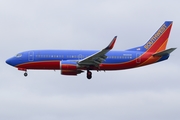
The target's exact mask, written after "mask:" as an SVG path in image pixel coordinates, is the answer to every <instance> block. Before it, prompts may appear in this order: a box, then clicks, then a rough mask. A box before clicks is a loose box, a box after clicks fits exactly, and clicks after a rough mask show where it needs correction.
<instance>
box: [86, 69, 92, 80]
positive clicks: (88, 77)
mask: <svg viewBox="0 0 180 120" xmlns="http://www.w3.org/2000/svg"><path fill="white" fill-rule="evenodd" d="M91 78H92V72H91V71H89V70H87V79H91Z"/></svg>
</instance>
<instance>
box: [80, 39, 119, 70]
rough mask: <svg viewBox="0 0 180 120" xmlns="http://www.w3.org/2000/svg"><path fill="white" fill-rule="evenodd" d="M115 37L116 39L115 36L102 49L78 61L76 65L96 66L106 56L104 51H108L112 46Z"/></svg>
mask: <svg viewBox="0 0 180 120" xmlns="http://www.w3.org/2000/svg"><path fill="white" fill-rule="evenodd" d="M116 39H117V36H115V37H114V38H113V40H112V41H111V43H110V44H109V45H108V46H107V47H106V48H104V49H103V50H101V51H99V52H97V53H95V54H93V55H90V56H88V57H86V58H84V59H82V60H80V61H78V65H80V66H91V65H92V66H96V67H98V66H99V64H101V63H102V62H103V61H104V60H105V59H106V58H107V56H106V53H107V52H109V51H110V50H111V49H112V48H113V47H114V44H115V42H116Z"/></svg>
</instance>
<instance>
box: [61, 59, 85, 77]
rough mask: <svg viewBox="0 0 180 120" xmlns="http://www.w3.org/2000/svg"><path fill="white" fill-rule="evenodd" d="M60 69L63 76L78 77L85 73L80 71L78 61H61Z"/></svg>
mask: <svg viewBox="0 0 180 120" xmlns="http://www.w3.org/2000/svg"><path fill="white" fill-rule="evenodd" d="M60 69H61V74H62V75H77V74H80V73H82V72H83V71H82V70H78V65H77V62H76V61H70V60H65V61H61V64H60Z"/></svg>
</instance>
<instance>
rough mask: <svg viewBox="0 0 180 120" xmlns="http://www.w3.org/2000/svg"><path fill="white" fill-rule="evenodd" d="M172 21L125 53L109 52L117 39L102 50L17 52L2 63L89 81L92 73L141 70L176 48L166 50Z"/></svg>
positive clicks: (164, 57)
mask: <svg viewBox="0 0 180 120" xmlns="http://www.w3.org/2000/svg"><path fill="white" fill-rule="evenodd" d="M172 23H173V22H172V21H165V22H164V24H163V25H162V26H161V27H160V28H159V29H158V30H157V32H155V34H154V35H153V36H152V37H151V38H150V39H149V41H148V42H147V43H146V44H144V45H142V46H138V47H135V48H131V49H128V50H125V51H113V50H112V48H113V46H114V44H115V42H116V38H117V36H115V37H114V38H113V40H112V41H111V42H110V44H109V45H108V46H107V47H105V48H104V49H102V50H99V51H98V50H30V51H25V52H20V53H18V54H17V55H16V56H14V57H12V58H10V59H8V60H6V63H7V64H9V65H11V66H13V67H16V68H18V70H21V71H24V72H25V73H24V76H27V75H28V74H27V70H30V69H37V70H61V74H62V75H74V76H76V75H78V74H81V73H82V72H84V71H87V78H88V79H91V78H92V72H91V71H92V70H96V71H101V70H102V71H110V70H123V69H129V68H136V67H141V66H145V65H149V64H153V63H157V62H160V61H164V60H167V59H168V58H169V56H170V53H171V52H172V51H174V50H175V49H176V48H170V49H166V45H167V42H168V38H169V34H170V31H171V27H172Z"/></svg>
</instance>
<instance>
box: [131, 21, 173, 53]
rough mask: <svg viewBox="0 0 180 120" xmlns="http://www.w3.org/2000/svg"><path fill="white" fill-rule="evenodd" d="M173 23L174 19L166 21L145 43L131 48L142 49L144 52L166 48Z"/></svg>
mask: <svg viewBox="0 0 180 120" xmlns="http://www.w3.org/2000/svg"><path fill="white" fill-rule="evenodd" d="M172 23H173V22H172V21H165V22H164V24H163V25H162V26H161V27H160V28H159V29H158V30H157V32H156V33H155V34H154V35H153V36H152V37H151V38H150V40H149V41H148V42H147V43H146V44H145V45H143V46H140V47H136V48H133V49H129V50H140V51H143V52H146V51H147V52H153V53H155V52H160V51H163V50H165V49H166V45H167V42H168V38H169V34H170V31H171V27H172Z"/></svg>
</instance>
